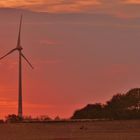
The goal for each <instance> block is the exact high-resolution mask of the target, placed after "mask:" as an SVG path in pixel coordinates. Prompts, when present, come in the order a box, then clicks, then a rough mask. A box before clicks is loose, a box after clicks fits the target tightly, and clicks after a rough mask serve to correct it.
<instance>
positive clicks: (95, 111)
mask: <svg viewBox="0 0 140 140" xmlns="http://www.w3.org/2000/svg"><path fill="white" fill-rule="evenodd" d="M72 119H140V89H139V88H134V89H132V90H130V91H128V92H127V93H126V94H116V95H114V96H113V97H112V98H111V100H109V101H107V102H106V104H105V105H101V104H90V105H87V106H86V107H84V108H82V109H80V110H77V111H75V112H74V114H73V116H72Z"/></svg>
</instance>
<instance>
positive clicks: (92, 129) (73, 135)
mask: <svg viewBox="0 0 140 140" xmlns="http://www.w3.org/2000/svg"><path fill="white" fill-rule="evenodd" d="M0 140H140V120H139V121H94V122H61V123H60V122H59V123H58V122H53V123H20V124H0Z"/></svg>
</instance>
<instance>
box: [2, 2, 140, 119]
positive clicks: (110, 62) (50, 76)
mask: <svg viewBox="0 0 140 140" xmlns="http://www.w3.org/2000/svg"><path fill="white" fill-rule="evenodd" d="M0 7H1V8H0V19H3V20H1V22H0V30H1V32H0V55H3V54H4V53H6V52H7V51H8V50H10V49H12V48H13V47H14V46H15V44H16V39H17V33H18V28H17V26H18V23H19V15H20V13H21V11H22V10H17V9H14V8H18V9H24V10H25V11H22V12H23V14H24V23H23V30H22V44H23V48H24V52H25V55H26V56H27V57H28V58H29V59H30V60H31V62H32V63H33V65H34V66H35V70H31V69H30V67H28V65H27V64H26V63H25V62H23V65H24V67H23V77H24V81H23V99H24V104H23V107H24V114H25V115H30V114H31V115H34V116H37V115H45V114H47V115H49V116H53V117H54V116H57V115H60V116H62V117H70V116H71V115H72V113H73V111H74V110H75V109H78V108H80V107H83V106H84V105H86V104H88V103H95V102H105V101H106V100H108V99H110V98H111V96H112V95H113V94H115V93H117V92H126V91H127V90H129V88H132V87H138V86H139V83H140V80H139V79H140V77H139V71H140V67H139V59H140V58H139V52H140V49H139V46H140V42H139V36H140V24H139V18H140V0H63V1H62V0H30V1H29V0H0ZM4 7H11V8H13V9H2V8H4ZM27 9H28V10H32V11H33V12H30V11H28V10H27ZM26 10H27V11H26ZM38 11H43V12H47V11H49V12H53V13H59V12H60V13H63V14H54V15H51V16H50V15H49V14H46V13H39V12H38ZM76 12H78V14H76ZM67 13H74V14H67ZM83 13H84V14H83ZM89 13H90V14H89ZM118 56H119V57H118ZM17 67H18V65H17V54H16V53H14V54H12V55H10V56H8V57H7V58H6V59H4V60H3V61H1V62H0V77H1V78H0V117H4V116H5V115H6V114H8V113H17V94H18V89H17V87H18V86H17V85H18V84H17V79H18V75H17V72H18V71H17Z"/></svg>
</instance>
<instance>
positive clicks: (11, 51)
mask: <svg viewBox="0 0 140 140" xmlns="http://www.w3.org/2000/svg"><path fill="white" fill-rule="evenodd" d="M16 50H17V48H15V49H13V50H11V51H10V52H8V53H7V54H5V55H4V56H2V57H0V60H1V59H3V58H4V57H6V56H7V55H9V54H11V53H12V52H14V51H16Z"/></svg>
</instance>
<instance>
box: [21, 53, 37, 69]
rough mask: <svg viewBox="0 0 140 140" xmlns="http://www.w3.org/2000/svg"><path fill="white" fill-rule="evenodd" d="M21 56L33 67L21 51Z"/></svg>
mask: <svg viewBox="0 0 140 140" xmlns="http://www.w3.org/2000/svg"><path fill="white" fill-rule="evenodd" d="M21 56H22V57H23V58H24V59H25V60H26V62H27V63H28V64H29V66H30V67H31V68H32V69H34V67H33V66H32V64H31V63H30V62H29V60H28V59H27V58H26V57H25V56H24V54H23V53H21Z"/></svg>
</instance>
